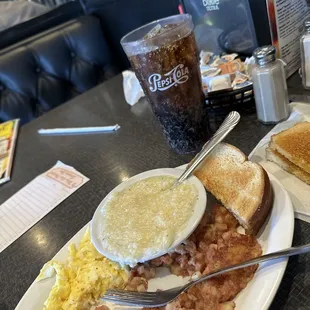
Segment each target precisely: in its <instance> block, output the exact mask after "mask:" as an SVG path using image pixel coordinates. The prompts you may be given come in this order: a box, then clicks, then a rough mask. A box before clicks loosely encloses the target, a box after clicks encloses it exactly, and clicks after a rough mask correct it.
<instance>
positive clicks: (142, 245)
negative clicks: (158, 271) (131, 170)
mask: <svg viewBox="0 0 310 310" xmlns="http://www.w3.org/2000/svg"><path fill="white" fill-rule="evenodd" d="M183 172H184V170H181V169H172V168H162V169H155V170H150V171H146V172H143V173H140V174H138V175H136V176H134V177H132V178H130V179H129V180H127V181H125V182H123V183H121V184H120V185H118V186H117V187H115V188H114V189H113V190H112V191H111V192H110V193H109V194H108V195H107V196H106V197H105V198H104V199H103V200H102V202H101V203H100V204H99V206H98V208H97V210H96V211H95V214H94V216H93V219H92V221H91V226H90V227H91V238H92V243H93V244H94V246H95V247H96V249H97V250H98V251H99V252H100V253H101V254H103V255H104V256H106V257H107V258H109V259H111V260H113V261H117V262H119V263H120V264H122V265H130V266H134V265H136V264H137V263H140V262H141V263H142V262H145V261H148V260H151V259H154V258H156V257H159V256H161V255H164V254H166V253H167V252H169V251H171V250H172V249H174V248H175V247H176V246H178V245H179V244H181V243H182V242H183V241H184V240H185V239H187V238H188V237H189V235H190V234H191V233H192V232H193V231H194V230H195V228H196V227H197V225H198V224H199V222H200V220H201V218H202V216H203V214H204V212H205V208H206V204H207V195H206V191H205V189H204V186H203V185H202V183H201V182H200V181H199V180H198V178H196V177H195V176H191V177H189V178H188V179H187V180H186V181H184V182H183V183H182V184H180V185H178V186H175V187H173V188H171V187H172V185H173V183H174V181H175V180H176V179H177V178H178V177H179V176H180V175H181V174H182V173H183Z"/></svg>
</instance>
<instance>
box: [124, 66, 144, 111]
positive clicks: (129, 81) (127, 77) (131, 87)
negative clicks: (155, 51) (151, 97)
mask: <svg viewBox="0 0 310 310" xmlns="http://www.w3.org/2000/svg"><path fill="white" fill-rule="evenodd" d="M122 74H123V89H124V95H125V99H126V101H127V103H128V104H130V105H134V104H135V103H137V102H138V101H139V99H140V98H141V97H143V96H144V92H143V89H142V87H141V85H140V83H139V81H138V79H137V77H136V75H135V73H134V72H132V71H123V73H122Z"/></svg>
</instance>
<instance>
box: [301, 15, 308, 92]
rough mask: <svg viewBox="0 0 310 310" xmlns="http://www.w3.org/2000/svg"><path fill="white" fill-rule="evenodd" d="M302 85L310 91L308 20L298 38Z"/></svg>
mask: <svg viewBox="0 0 310 310" xmlns="http://www.w3.org/2000/svg"><path fill="white" fill-rule="evenodd" d="M300 54H301V55H300V56H301V57H300V58H301V74H302V85H303V87H304V88H305V89H310V20H307V21H305V32H304V34H303V35H302V37H301V38H300Z"/></svg>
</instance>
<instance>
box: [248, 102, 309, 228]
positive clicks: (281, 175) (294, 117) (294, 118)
mask: <svg viewBox="0 0 310 310" xmlns="http://www.w3.org/2000/svg"><path fill="white" fill-rule="evenodd" d="M290 106H291V109H292V112H291V115H290V117H289V118H288V119H287V120H286V121H284V122H282V123H280V124H278V125H276V126H275V127H274V128H273V129H272V130H271V131H270V132H269V133H268V134H267V135H266V136H265V137H264V138H263V139H262V140H261V141H260V142H259V143H258V145H257V146H256V147H255V149H254V150H253V151H252V153H251V154H250V155H249V158H250V159H251V160H252V161H255V162H258V163H260V164H261V165H262V166H263V167H264V168H265V169H266V170H267V171H268V172H270V173H272V174H273V175H274V176H275V177H276V178H277V179H278V180H279V181H280V182H281V183H282V185H283V186H284V188H285V189H286V190H287V192H288V193H289V194H290V197H291V200H292V203H293V205H294V211H295V217H296V218H299V219H301V220H303V221H306V222H309V223H310V185H307V184H306V183H305V182H303V181H301V180H300V179H298V178H297V177H295V176H294V175H292V174H290V173H288V172H286V171H284V170H283V169H282V168H280V167H279V166H278V165H276V164H275V163H273V162H269V161H267V160H266V156H265V150H266V148H267V146H268V143H269V142H270V138H271V136H272V135H274V134H276V133H279V132H280V131H283V130H285V129H288V128H290V127H292V126H294V125H295V124H297V123H300V122H305V121H308V122H310V104H305V103H295V102H294V103H291V104H290Z"/></svg>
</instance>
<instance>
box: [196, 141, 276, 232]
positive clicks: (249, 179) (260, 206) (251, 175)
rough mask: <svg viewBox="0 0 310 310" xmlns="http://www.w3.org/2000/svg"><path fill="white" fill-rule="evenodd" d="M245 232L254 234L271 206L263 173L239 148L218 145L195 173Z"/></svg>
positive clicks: (268, 189) (260, 167) (270, 195)
mask: <svg viewBox="0 0 310 310" xmlns="http://www.w3.org/2000/svg"><path fill="white" fill-rule="evenodd" d="M194 174H195V175H196V177H198V178H199V179H200V181H201V182H202V183H203V184H204V186H205V187H206V189H207V190H208V191H209V192H210V193H211V194H212V195H213V196H215V198H216V199H217V200H219V201H220V202H221V203H222V204H223V205H224V206H225V207H226V208H227V209H228V210H229V211H230V212H231V213H232V214H233V215H234V216H235V217H236V219H237V220H238V221H239V223H240V224H241V226H243V227H244V228H245V230H246V231H247V232H248V233H252V234H257V232H258V231H259V230H260V228H261V227H262V226H263V224H264V222H265V221H266V218H267V216H268V214H269V212H270V210H271V208H272V205H273V191H272V188H271V185H270V181H269V177H268V175H267V173H266V171H265V170H264V169H263V168H262V166H260V165H259V164H257V163H253V162H251V161H249V160H248V158H247V156H246V155H245V154H243V153H242V152H241V151H240V150H239V149H238V148H236V147H234V146H233V145H230V144H227V143H220V144H219V145H218V146H217V147H216V148H215V149H214V150H213V151H212V153H211V154H210V155H209V156H208V157H207V158H206V159H205V160H204V161H203V162H202V163H201V164H200V165H199V167H198V168H197V169H196V171H195V172H194Z"/></svg>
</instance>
